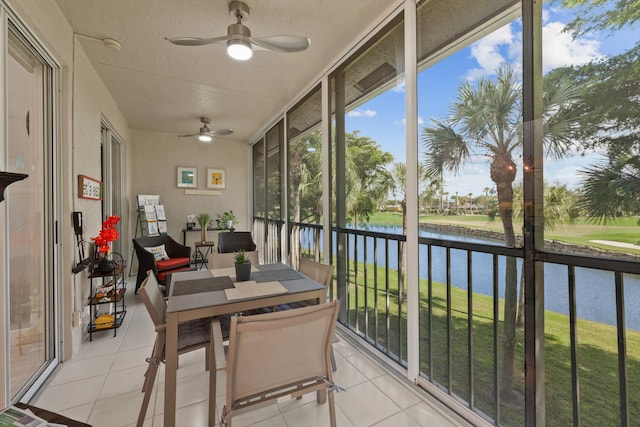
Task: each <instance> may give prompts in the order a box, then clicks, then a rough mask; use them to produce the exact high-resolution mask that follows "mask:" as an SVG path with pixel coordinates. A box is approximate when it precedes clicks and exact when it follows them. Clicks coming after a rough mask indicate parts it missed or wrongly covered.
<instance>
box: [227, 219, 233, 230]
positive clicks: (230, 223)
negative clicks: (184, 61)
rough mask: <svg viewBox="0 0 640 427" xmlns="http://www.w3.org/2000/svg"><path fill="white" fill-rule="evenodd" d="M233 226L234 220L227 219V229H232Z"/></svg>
mask: <svg viewBox="0 0 640 427" xmlns="http://www.w3.org/2000/svg"><path fill="white" fill-rule="evenodd" d="M232 228H233V220H231V219H229V220H227V230H231V229H232Z"/></svg>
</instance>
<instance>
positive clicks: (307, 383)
mask: <svg viewBox="0 0 640 427" xmlns="http://www.w3.org/2000/svg"><path fill="white" fill-rule="evenodd" d="M339 307H340V303H339V302H338V301H333V302H330V303H326V304H318V305H313V306H309V307H303V308H298V309H292V310H286V311H276V312H272V313H266V314H258V315H254V316H240V317H237V316H234V317H232V318H231V329H230V332H229V351H228V355H227V362H226V377H227V389H226V404H225V406H224V407H223V409H222V416H221V419H220V424H221V425H224V426H228V427H231V421H232V418H233V416H235V415H237V414H238V413H239V412H241V411H243V410H245V409H247V408H250V407H252V406H254V405H257V404H261V403H263V402H265V401H269V400H273V399H278V398H280V397H284V396H288V395H289V396H292V397H298V396H302V395H304V394H307V393H310V392H313V391H315V392H317V400H318V402H319V403H324V402H326V398H327V394H328V397H329V419H330V424H331V426H332V427H333V426H335V425H336V414H335V402H334V397H333V393H334V392H335V391H337V390H339V387H338V386H337V385H335V384H334V382H333V377H332V375H333V373H332V370H331V366H330V365H331V364H330V361H329V359H330V353H331V337H332V336H333V332H334V329H335V325H336V319H337V317H338V310H339ZM209 375H210V376H211V378H210V380H209V383H212V382H213V381H215V373H214V372H212V371H210V372H209Z"/></svg>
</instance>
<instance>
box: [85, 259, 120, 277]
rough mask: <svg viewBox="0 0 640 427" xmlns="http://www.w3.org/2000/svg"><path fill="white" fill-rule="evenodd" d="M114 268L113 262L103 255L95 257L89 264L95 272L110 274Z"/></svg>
mask: <svg viewBox="0 0 640 427" xmlns="http://www.w3.org/2000/svg"><path fill="white" fill-rule="evenodd" d="M115 269H116V265H115V263H114V262H113V261H112V260H110V259H108V258H106V257H105V256H103V255H101V256H99V257H98V258H97V259H95V260H94V261H93V264H92V265H91V271H92V272H93V273H97V274H111V273H113V271H114V270H115Z"/></svg>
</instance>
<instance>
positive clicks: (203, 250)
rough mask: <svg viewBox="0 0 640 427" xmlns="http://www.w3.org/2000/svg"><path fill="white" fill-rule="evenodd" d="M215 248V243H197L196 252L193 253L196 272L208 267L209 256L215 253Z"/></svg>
mask: <svg viewBox="0 0 640 427" xmlns="http://www.w3.org/2000/svg"><path fill="white" fill-rule="evenodd" d="M213 246H214V245H213V242H196V250H195V252H194V253H193V260H194V261H195V264H196V270H201V269H202V268H203V267H204V266H206V265H207V261H208V259H209V255H210V254H211V253H212V252H213Z"/></svg>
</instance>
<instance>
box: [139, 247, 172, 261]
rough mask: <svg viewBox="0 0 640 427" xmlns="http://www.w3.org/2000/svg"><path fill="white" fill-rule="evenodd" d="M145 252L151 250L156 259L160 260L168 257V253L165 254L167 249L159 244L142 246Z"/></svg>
mask: <svg viewBox="0 0 640 427" xmlns="http://www.w3.org/2000/svg"><path fill="white" fill-rule="evenodd" d="M144 249H145V250H146V251H147V252H151V253H152V254H153V257H154V258H155V259H156V261H162V260H163V259H169V255H167V251H166V250H165V248H164V245H160V246H149V247H147V248H144Z"/></svg>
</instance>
